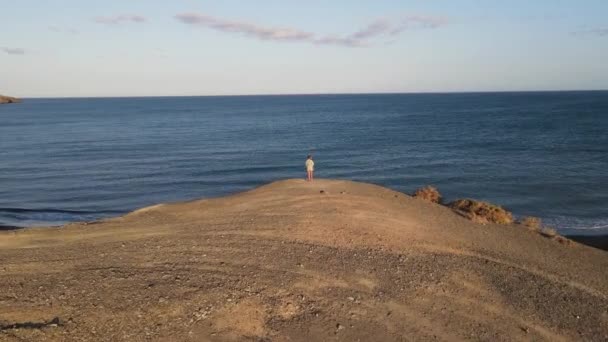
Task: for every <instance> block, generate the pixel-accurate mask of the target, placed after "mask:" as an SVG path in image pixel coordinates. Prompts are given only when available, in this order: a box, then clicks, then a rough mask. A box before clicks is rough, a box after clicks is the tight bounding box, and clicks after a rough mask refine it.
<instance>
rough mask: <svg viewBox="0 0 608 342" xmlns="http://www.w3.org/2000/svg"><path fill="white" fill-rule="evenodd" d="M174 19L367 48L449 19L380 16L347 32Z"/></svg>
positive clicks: (191, 16)
mask: <svg viewBox="0 0 608 342" xmlns="http://www.w3.org/2000/svg"><path fill="white" fill-rule="evenodd" d="M175 19H176V20H178V21H180V22H182V23H184V24H188V25H195V26H199V27H203V28H208V29H212V30H216V31H220V32H225V33H232V34H240V35H243V36H246V37H251V38H255V39H260V40H272V41H282V42H307V43H311V44H315V45H334V46H344V47H366V46H370V45H371V40H372V39H374V38H376V37H379V36H382V35H386V36H388V35H390V36H395V35H398V34H400V33H402V32H404V31H406V30H414V29H434V28H438V27H441V26H444V25H446V24H447V20H446V19H444V18H442V17H431V16H407V17H403V18H401V19H400V20H397V21H394V20H389V19H387V18H381V19H377V20H375V21H373V22H372V23H370V24H369V25H367V26H366V27H364V28H362V29H360V30H357V31H355V32H353V33H351V34H348V35H335V34H329V35H319V34H316V33H313V32H309V31H304V30H299V29H295V28H288V27H270V26H263V25H259V24H254V23H250V22H246V21H234V20H227V19H223V18H217V17H213V16H210V15H206V14H200V13H180V14H177V15H176V16H175Z"/></svg>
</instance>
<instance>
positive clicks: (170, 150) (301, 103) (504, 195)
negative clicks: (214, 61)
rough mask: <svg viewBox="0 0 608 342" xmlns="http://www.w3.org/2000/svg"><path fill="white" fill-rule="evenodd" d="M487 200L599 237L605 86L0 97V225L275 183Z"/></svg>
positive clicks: (607, 158)
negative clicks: (310, 180) (426, 188)
mask: <svg viewBox="0 0 608 342" xmlns="http://www.w3.org/2000/svg"><path fill="white" fill-rule="evenodd" d="M308 153H312V154H313V155H314V157H315V162H316V176H317V177H322V178H342V179H352V180H359V181H365V182H371V183H376V184H380V185H384V186H388V187H390V188H393V189H396V190H400V191H404V192H408V193H411V192H412V191H413V190H415V189H416V188H418V187H420V186H423V185H427V184H433V185H435V186H437V187H438V188H439V189H440V191H441V192H442V193H443V194H444V196H445V197H447V199H448V200H451V199H456V198H462V197H472V198H477V199H482V200H487V201H491V202H494V203H497V204H500V205H503V206H505V207H506V208H508V209H510V210H511V211H513V212H514V213H515V214H516V215H533V216H538V217H541V218H543V220H544V221H545V222H546V223H548V224H551V225H554V226H556V227H557V228H558V229H559V230H560V231H561V232H562V233H566V234H568V233H580V232H584V233H589V234H594V233H604V234H605V233H607V232H608V205H607V203H608V92H534V93H468V94H385V95H298V96H240V97H172V98H171V97H167V98H162V97H156V98H87V99H27V100H26V101H25V102H24V103H22V104H17V105H3V106H0V225H6V226H34V225H57V224H63V223H66V222H70V221H84V220H94V219H98V218H103V217H110V216H116V215H120V214H122V213H125V212H128V211H131V210H133V209H136V208H140V207H144V206H148V205H151V204H155V203H159V202H169V201H181V200H189V199H194V198H203V197H214V196H221V195H226V194H231V193H235V192H239V191H243V190H247V189H251V188H253V187H255V186H258V185H261V184H264V183H267V182H271V181H275V180H278V179H283V178H293V177H304V176H305V174H304V168H303V164H304V159H305V157H306V155H307V154H308Z"/></svg>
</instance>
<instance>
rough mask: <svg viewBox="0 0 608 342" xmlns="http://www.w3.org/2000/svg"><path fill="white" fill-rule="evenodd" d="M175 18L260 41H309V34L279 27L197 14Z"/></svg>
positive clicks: (310, 35)
mask: <svg viewBox="0 0 608 342" xmlns="http://www.w3.org/2000/svg"><path fill="white" fill-rule="evenodd" d="M175 18H176V19H177V20H179V21H181V22H182V23H184V24H190V25H197V26H202V27H207V28H211V29H214V30H217V31H222V32H229V33H239V34H242V35H245V36H249V37H253V38H258V39H261V40H280V41H302V40H310V39H312V37H313V36H314V34H312V33H310V32H305V31H300V30H295V29H291V28H281V27H262V26H259V25H256V24H252V23H248V22H244V21H231V20H225V19H220V18H215V17H212V16H209V15H204V14H197V13H182V14H178V15H176V16H175Z"/></svg>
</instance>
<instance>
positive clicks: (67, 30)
mask: <svg viewBox="0 0 608 342" xmlns="http://www.w3.org/2000/svg"><path fill="white" fill-rule="evenodd" d="M49 30H50V31H53V32H57V33H70V34H78V33H79V31H78V30H77V29H75V28H71V27H61V26H55V25H53V26H49Z"/></svg>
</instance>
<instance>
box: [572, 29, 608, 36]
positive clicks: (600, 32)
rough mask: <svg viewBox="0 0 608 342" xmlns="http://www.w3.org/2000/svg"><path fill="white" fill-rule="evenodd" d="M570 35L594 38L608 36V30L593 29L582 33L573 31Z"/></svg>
mask: <svg viewBox="0 0 608 342" xmlns="http://www.w3.org/2000/svg"><path fill="white" fill-rule="evenodd" d="M572 34H574V35H581V36H582V35H584V36H588V35H594V36H600V37H603V36H608V28H595V29H590V30H582V31H574V32H572Z"/></svg>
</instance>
